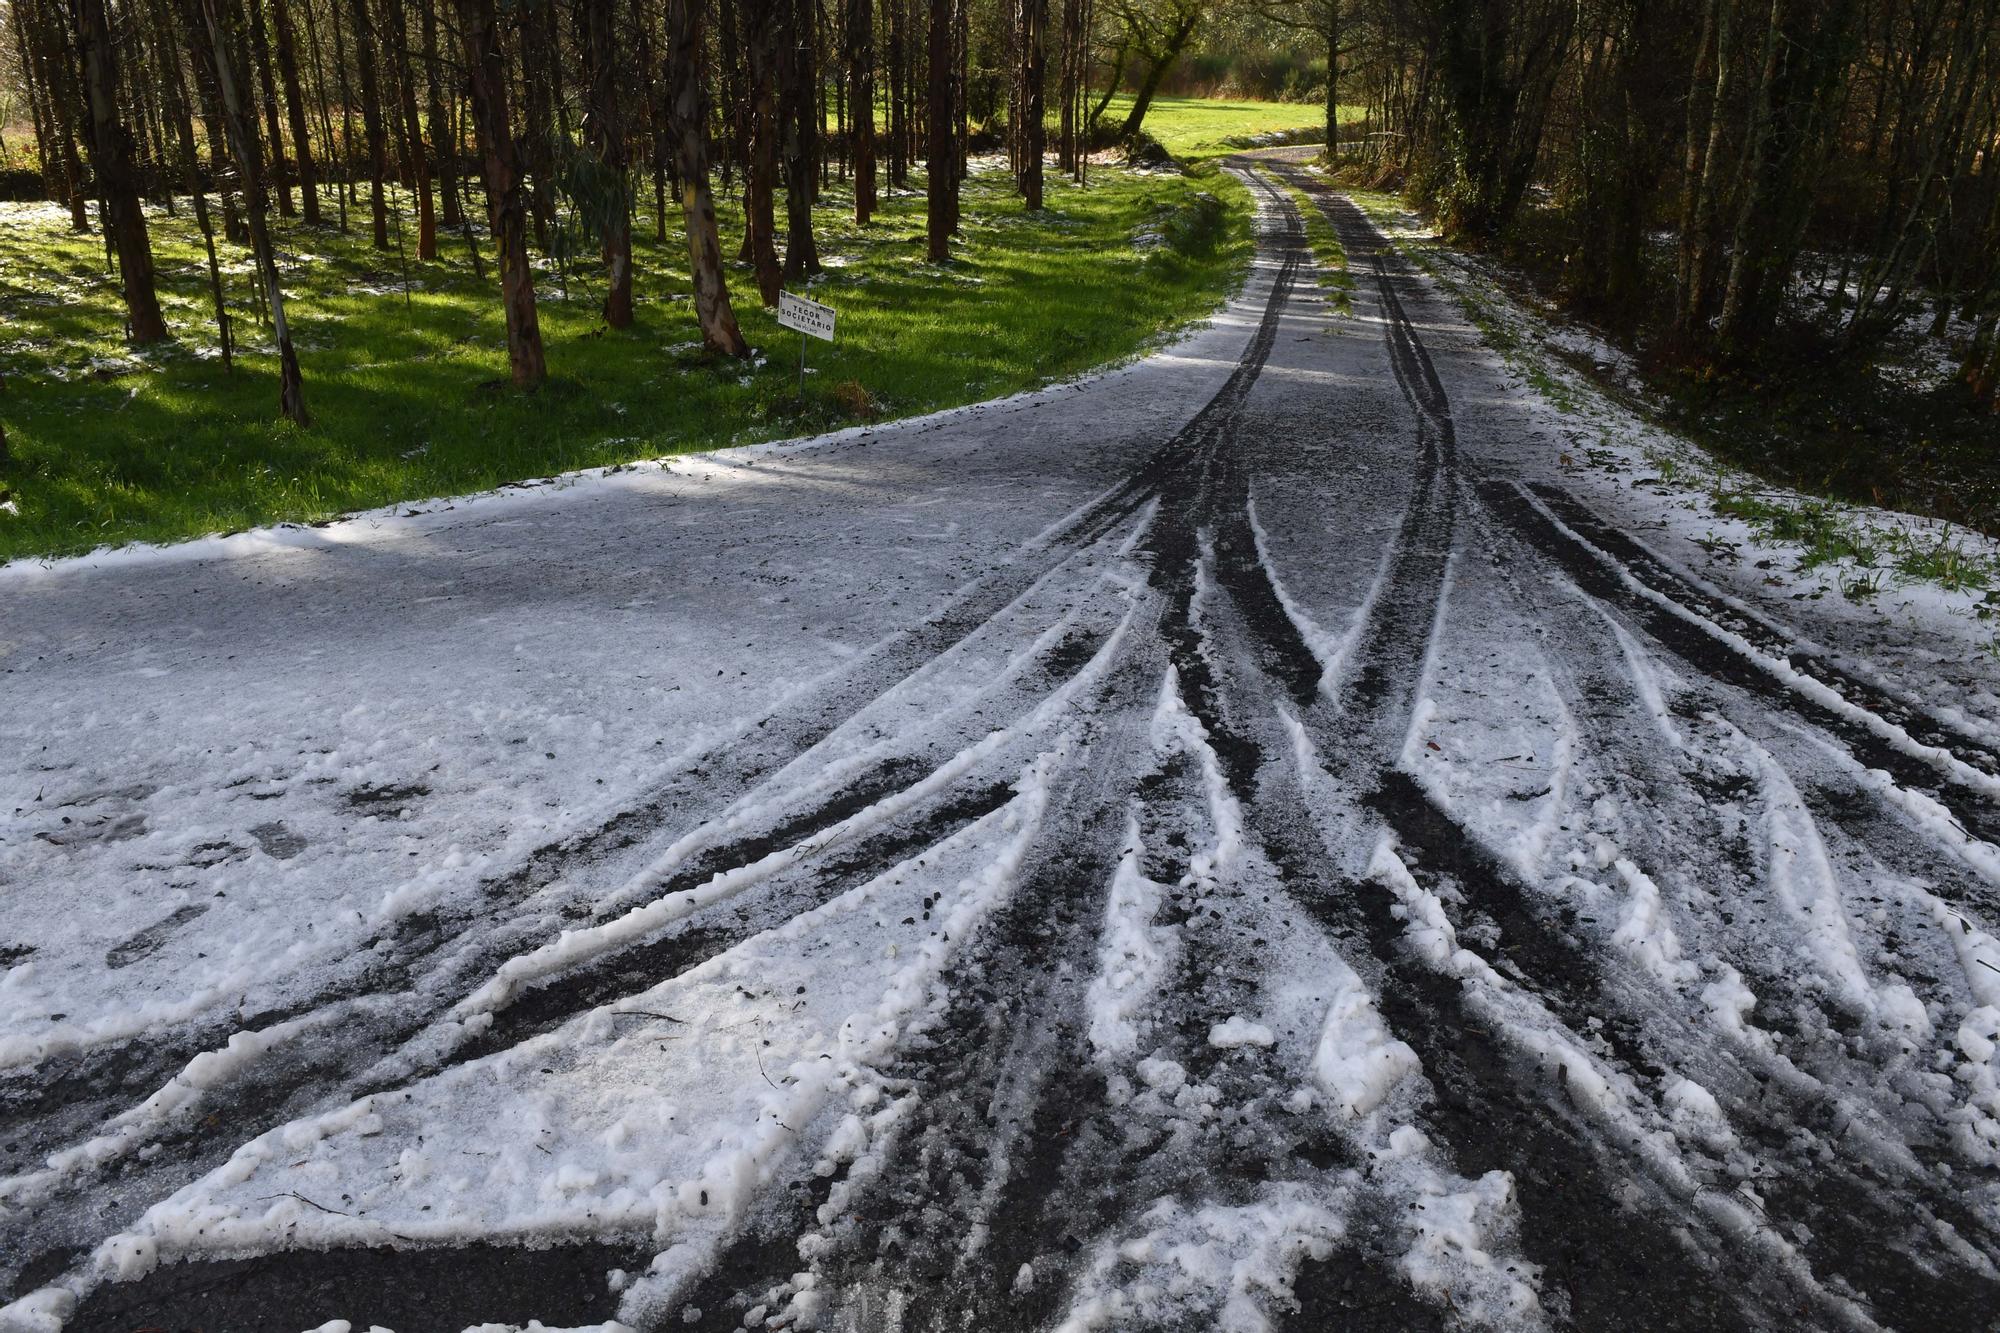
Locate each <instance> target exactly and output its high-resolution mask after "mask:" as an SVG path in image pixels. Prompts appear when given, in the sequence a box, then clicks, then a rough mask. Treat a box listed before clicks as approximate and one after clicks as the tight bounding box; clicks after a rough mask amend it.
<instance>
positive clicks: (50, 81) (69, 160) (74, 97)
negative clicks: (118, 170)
mask: <svg viewBox="0 0 2000 1333" xmlns="http://www.w3.org/2000/svg"><path fill="white" fill-rule="evenodd" d="M53 3H54V0H39V3H37V4H35V5H34V6H33V8H32V10H31V11H30V17H29V20H28V25H29V28H30V38H29V40H30V44H31V45H32V46H33V47H34V48H35V61H36V64H37V67H38V68H39V69H40V71H41V76H42V86H43V88H45V89H47V90H48V91H47V96H48V108H49V117H50V120H51V122H52V123H53V125H54V127H55V131H56V138H57V141H58V143H57V151H56V153H55V156H56V157H57V158H58V160H60V162H61V163H62V178H63V189H62V196H61V197H62V198H63V199H64V200H65V201H66V202H67V203H68V204H69V227H70V230H71V231H73V232H75V233H76V234H77V235H79V236H83V235H87V234H88V233H89V231H90V212H89V194H88V192H87V191H86V190H85V189H84V185H83V162H82V159H81V157H80V156H79V154H78V151H77V140H78V138H79V137H82V136H83V135H85V134H87V133H88V132H89V131H88V126H87V124H86V123H85V122H87V121H88V120H89V119H90V112H89V107H88V105H87V104H86V102H85V99H84V97H83V95H82V93H81V92H80V91H79V90H78V88H77V86H76V68H75V64H74V62H73V60H72V59H71V56H70V53H69V51H68V50H67V49H66V48H67V45H68V43H67V40H66V39H65V37H64V36H63V32H62V27H61V24H62V20H61V19H60V18H59V17H58V16H57V14H56V12H55V10H54V9H53V8H51V6H52V5H53ZM21 4H22V0H14V5H15V6H20V5H21Z"/></svg>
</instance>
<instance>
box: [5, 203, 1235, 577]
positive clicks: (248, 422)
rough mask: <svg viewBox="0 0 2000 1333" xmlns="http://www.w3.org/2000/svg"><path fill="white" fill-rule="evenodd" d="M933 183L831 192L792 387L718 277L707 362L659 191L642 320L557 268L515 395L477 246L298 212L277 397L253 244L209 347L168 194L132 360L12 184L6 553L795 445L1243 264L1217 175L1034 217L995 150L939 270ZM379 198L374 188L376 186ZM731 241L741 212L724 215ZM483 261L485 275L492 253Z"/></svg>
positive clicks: (645, 265) (1132, 315)
mask: <svg viewBox="0 0 2000 1333" xmlns="http://www.w3.org/2000/svg"><path fill="white" fill-rule="evenodd" d="M923 207H924V206H923V200H922V196H921V194H915V193H912V194H904V195H898V196H895V197H892V198H890V199H889V200H887V201H886V206H885V207H884V208H883V210H882V212H881V213H880V214H879V215H878V219H877V221H876V222H875V223H873V224H872V225H871V226H869V227H868V228H866V229H859V228H856V227H855V226H854V225H853V223H852V214H851V212H849V211H848V196H847V193H846V191H845V190H844V189H842V188H839V187H836V188H833V189H830V190H829V191H828V192H827V194H826V196H825V199H824V203H823V207H822V208H821V209H820V211H819V215H818V224H819V227H820V229H821V230H820V248H821V253H822V255H823V256H824V257H825V259H826V262H827V265H828V269H827V273H826V275H825V277H824V279H823V280H821V281H819V282H817V283H816V284H815V287H814V295H815V296H816V297H817V298H818V299H820V300H823V301H825V302H827V303H829V304H831V305H833V306H835V307H836V308H837V309H838V310H839V312H840V337H839V340H838V341H837V342H835V343H833V344H831V345H828V344H825V343H817V342H816V343H814V344H813V345H812V347H811V349H810V352H809V362H808V364H809V367H810V370H811V373H810V374H809V376H808V377H807V388H806V391H805V393H804V394H803V395H801V394H800V393H799V391H798V388H797V370H798V349H799V344H798V339H797V336H796V335H794V334H791V333H789V332H786V331H784V330H781V329H779V328H778V327H777V326H776V323H775V321H774V319H773V318H772V317H771V316H770V315H769V314H767V313H766V312H764V311H762V310H761V309H760V308H759V307H758V304H757V300H756V292H755V286H754V284H753V283H752V281H751V279H750V275H749V274H748V272H747V271H745V270H743V269H741V268H737V269H733V270H732V272H731V275H730V281H731V288H732V292H733V294H734V295H735V297H736V301H737V310H738V313H739V315H740V316H741V318H742V321H743V325H744V332H745V334H746V335H747V336H748V338H749V339H750V341H751V343H752V344H753V346H755V347H757V348H758V349H760V353H759V356H758V357H757V359H756V361H755V362H754V363H753V364H740V363H734V362H729V363H710V362H708V361H707V360H705V359H704V358H703V357H702V356H701V355H700V349H699V346H698V339H697V334H696V331H695V327H694V319H693V315H692V312H691V309H690V303H689V298H688V285H687V281H686V278H685V274H684V269H685V254H686V251H685V246H684V241H683V237H682V235H681V233H680V231H679V228H678V216H677V215H675V216H673V217H670V218H669V225H668V228H667V234H666V238H665V240H664V242H659V241H656V240H655V239H654V225H653V219H652V217H651V213H650V199H648V200H646V201H645V202H644V203H643V204H642V212H641V216H640V218H639V221H638V225H637V228H636V229H635V246H634V250H635V254H634V259H635V267H636V271H637V272H636V283H635V286H636V292H637V299H638V307H639V319H638V323H637V325H636V327H634V328H633V329H631V330H627V331H624V332H611V331H608V330H606V329H605V328H604V327H603V325H602V322H601V321H600V319H599V316H598V303H599V299H600V298H601V295H602V291H601V287H600V286H599V284H598V281H597V275H596V273H595V272H594V271H593V270H592V269H591V268H590V267H586V268H585V269H584V270H583V271H580V272H575V273H572V274H571V275H570V278H569V281H568V284H567V287H568V290H567V296H566V297H565V294H564V291H563V284H561V283H560V282H559V281H558V278H557V275H556V274H555V273H554V272H553V271H552V270H551V271H545V272H544V273H542V274H541V275H540V277H539V279H538V282H537V286H538V290H539V294H540V295H541V297H542V308H541V325H542V334H543V338H544V340H545V343H546V345H547V348H548V358H549V368H550V374H551V379H550V382H549V384H548V385H547V386H546V387H545V388H544V389H543V390H542V391H540V392H539V393H535V394H532V395H522V394H518V393H515V392H513V391H512V390H511V389H509V388H507V387H505V385H504V380H505V375H506V353H505V338H504V330H503V326H502V323H501V316H500V306H499V299H498V293H497V290H495V288H494V287H493V285H492V284H491V282H490V280H489V282H488V283H481V282H479V281H477V280H476V279H475V278H474V277H473V275H472V271H471V265H470V261H469V260H468V258H467V256H466V252H465V249H464V246H463V243H462V242H461V241H458V240H457V239H456V238H450V239H445V240H442V241H441V245H442V252H443V258H442V259H441V261H440V262H437V263H433V264H419V263H417V262H415V260H414V259H412V260H411V261H410V263H409V265H408V291H407V295H406V293H405V290H404V285H405V284H404V272H403V266H402V264H401V263H400V261H399V259H398V256H397V255H396V253H395V252H394V251H393V250H392V251H391V252H390V253H388V254H386V255H385V254H381V253H378V252H376V251H374V250H373V249H372V248H371V247H369V245H368V244H367V242H366V239H365V234H366V217H365V212H364V213H362V214H359V215H357V216H356V217H355V218H354V224H355V228H356V231H355V233H354V234H352V235H346V236H343V235H342V234H340V233H339V232H337V231H335V230H332V229H330V228H329V229H326V230H320V231H313V230H308V229H305V228H301V227H297V226H294V225H291V224H285V225H284V227H283V228H282V229H281V231H280V233H279V240H278V244H279V248H280V251H281V253H282V254H283V255H284V256H286V259H285V267H286V285H287V289H288V291H289V293H290V297H291V314H292V320H293V327H294V336H295V338H296V341H297V344H298V347H299V353H300V360H301V362H302V364H303V368H304V373H305V384H306V402H307V405H308V407H309V408H310V409H311V411H312V413H313V416H314V425H313V426H312V428H311V429H309V430H304V431H301V430H297V429H294V428H292V427H290V426H289V425H287V424H285V423H283V422H281V421H279V420H277V419H276V407H277V387H276V370H275V359H274V357H273V356H271V355H270V354H269V347H268V344H267V343H266V342H265V341H264V340H265V339H266V338H267V337H268V333H267V331H265V330H264V329H262V328H261V327H259V326H258V324H257V323H256V322H255V319H254V318H253V316H252V314H251V310H250V304H249V302H250V288H251V273H250V263H249V258H248V255H247V253H244V252H242V251H240V250H238V249H237V248H236V247H228V248H227V249H226V250H225V254H224V259H225V263H226V265H227V266H228V283H229V290H230V297H231V300H232V304H233V306H234V307H235V310H236V323H237V328H238V330H239V336H240V337H241V338H242V339H243V341H244V343H245V344H246V346H245V347H244V348H243V349H242V355H241V356H240V358H239V360H238V363H237V366H236V369H235V371H234V373H225V372H224V370H223V369H222V366H221V364H220V362H219V361H218V360H217V359H215V357H214V355H213V345H214V341H215V330H214V326H213V323H212V320H211V317H210V314H209V310H210V306H209V297H208V292H207V281H206V275H205V269H204V267H203V262H202V259H201V252H200V248H199V237H198V235H197V234H196V232H195V230H194V227H193V223H192V221H191V219H190V218H189V217H188V214H187V210H186V209H185V207H183V208H182V209H181V211H180V216H178V217H167V216H165V215H155V216H154V218H153V223H154V231H153V240H154V248H155V256H156V259H157V261H158V265H159V269H160V280H161V281H160V289H161V299H162V303H163V305H164V307H165V309H166V312H167V317H168V321H169V324H170V325H171V326H172V328H173V331H174V333H175V336H176V341H175V342H174V343H173V344H171V345H169V346H167V347H165V348H163V349H160V350H156V351H149V352H146V353H145V354H143V355H139V354H134V353H133V352H131V351H130V350H129V349H127V348H126V347H125V346H124V345H123V344H122V342H121V341H120V333H121V328H122V305H121V303H120V301H119V299H118V294H117V288H116V284H115V280H114V279H112V278H111V277H109V276H107V274H106V272H105V266H104V257H103V250H102V248H101V241H100V240H99V239H98V238H97V237H94V236H87V237H73V236H71V235H69V233H68V231H67V229H66V227H65V225H64V222H63V215H62V214H61V213H60V211H59V210H57V209H55V208H53V207H51V206H45V205H32V206H29V205H15V206H0V223H4V226H0V314H4V317H5V318H4V325H5V329H6V333H5V337H4V340H0V375H4V376H5V377H6V383H7V387H6V392H5V396H4V397H0V418H4V420H5V422H6V425H7V428H8V433H9V436H10V443H11V445H12V450H13V462H12V464H11V465H10V466H9V467H7V468H6V470H5V471H4V472H0V487H5V488H8V489H11V490H12V491H13V493H14V505H15V506H16V508H17V509H18V513H14V514H9V513H7V512H6V511H0V560H5V559H13V558H17V557H22V556H51V555H62V554H70V553H76V552H81V551H86V550H89V549H91V548H93V547H96V546H99V545H103V544H107V543H120V542H128V541H135V540H150V541H165V540H173V539H178V538H184V537H190V536H196V535H200V534H202V533H207V532H214V531H229V530H234V529H238V528H242V527H247V526H253V525H258V524H264V523H271V522H280V521H295V522H315V521H320V520H324V519H327V518H330V517H333V516H336V515H338V514H341V513H344V512H349V511H353V510H357V509H365V508H371V507H376V506H381V505H387V504H392V503H396V502H399V501H404V500H413V499H418V498H422V497H429V496H436V495H446V494H454V493H461V492H465V491H473V490H480V489H485V488H489V487H492V486H496V485H499V484H501V483H504V482H508V481H517V480H521V479H524V478H529V477H538V476H545V475H548V474H550V473H554V472H560V471H565V470H569V469H573V468H582V467H592V466H601V465H608V464H615V463H620V462H628V461H631V460H634V459H638V458H650V457H656V456H659V455H662V454H667V453H673V452H678V451H685V450H691V449H702V448H712V447H715V446H719V445H724V444H729V443H747V442H750V441H754V440H758V439H769V438H780V437H783V436H787V435H796V434H801V433H806V432H810V431H815V430H820V429H824V428H828V427H832V426H837V425H841V424H846V423H847V422H850V421H854V420H864V419H870V418H876V417H892V416H898V415H908V414H913V413H918V412H924V411H928V410H931V409H935V408H939V407H945V406H950V405H953V404H957V403H963V402H970V401H975V400H978V399H982V398H990V397H994V396H997V395H1001V394H1005V393H1009V392H1013V391H1017V390H1020V389H1024V388H1031V387H1034V386H1037V385H1039V384H1042V383H1045V382H1047V381H1049V380H1052V379H1058V378H1062V377H1066V376H1070V375H1074V374H1077V373H1079V372H1081V371H1084V370H1087V369H1089V368H1091V367H1093V366H1098V365H1102V364H1104V363H1106V362H1114V361H1117V360H1120V359H1123V358H1127V357H1130V356H1133V355H1136V354H1138V353H1140V352H1142V351H1144V350H1145V349H1146V348H1147V347H1149V346H1151V345H1153V344H1154V343H1155V342H1156V341H1157V340H1158V339H1159V338H1160V337H1161V336H1162V335H1163V334H1165V333H1167V332H1168V331H1170V330H1173V329H1175V328H1177V327H1180V326H1182V325H1184V324H1186V323H1187V322H1189V321H1190V320H1193V319H1199V318H1202V317H1204V316H1206V315H1207V314H1208V313H1209V312H1210V311H1211V310H1213V309H1214V308H1215V306H1216V305H1217V304H1218V303H1219V301H1220V300H1221V299H1222V297H1223V296H1224V295H1225V294H1226V293H1227V291H1228V290H1229V289H1230V288H1231V287H1232V285H1233V284H1234V283H1235V282H1236V281H1237V280H1238V278H1239V277H1240V275H1241V273H1242V272H1243V270H1244V267H1245V266H1246V265H1247V263H1248V260H1249V256H1250V252H1251V249H1252V242H1251V239H1250V228H1249V201H1248V198H1247V196H1246V194H1245V193H1244V191H1243V189H1242V187H1241V186H1240V185H1238V184H1237V183H1236V182H1235V181H1233V180H1231V179H1230V178H1228V177H1227V176H1224V175H1221V174H1220V173H1204V174H1203V176H1202V177H1201V178H1199V179H1190V178H1184V177H1180V176H1175V175H1166V174H1140V173H1128V172H1123V171H1116V170H1109V169H1107V170H1103V171H1100V172H1097V173H1095V174H1094V176H1093V178H1092V181H1091V184H1090V186H1089V188H1088V189H1082V190H1079V189H1077V188H1075V187H1073V186H1071V185H1068V184H1066V183H1060V182H1057V181H1054V180H1052V181H1051V184H1050V187H1049V206H1048V208H1047V209H1046V211H1045V212H1044V213H1042V214H1041V215H1039V216H1036V215H1031V214H1028V213H1027V212H1025V211H1024V210H1023V209H1022V207H1021V206H1020V203H1019V201H1018V200H1017V199H1016V198H1015V197H1014V196H1013V192H1012V189H1011V181H1010V178H1009V177H1008V175H1007V173H1006V172H1005V171H1004V170H979V171H976V172H975V174H974V175H973V178H972V179H971V181H970V182H969V183H968V185H967V189H966V194H965V208H964V235H963V237H962V244H961V245H960V246H958V247H957V248H956V251H955V257H954V259H953V261H952V262H951V263H950V264H949V265H945V266H938V265H933V264H929V263H927V262H925V260H924V245H923V230H924V226H923ZM364 209H365V201H364ZM723 225H724V233H725V237H726V238H727V239H726V242H725V245H726V248H728V249H730V250H731V251H732V252H733V247H734V240H735V238H736V237H737V236H739V235H740V234H741V233H740V227H739V224H738V219H737V218H736V217H735V216H734V215H733V214H726V215H725V217H724V219H723ZM489 273H490V269H489Z"/></svg>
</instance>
